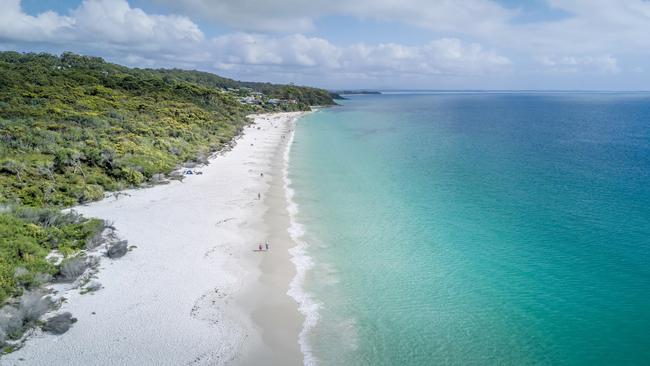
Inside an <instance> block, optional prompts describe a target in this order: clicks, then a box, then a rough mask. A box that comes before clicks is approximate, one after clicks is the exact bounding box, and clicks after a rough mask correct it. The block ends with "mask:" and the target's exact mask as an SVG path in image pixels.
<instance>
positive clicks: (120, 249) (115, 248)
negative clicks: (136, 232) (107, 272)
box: [106, 240, 129, 258]
mask: <svg viewBox="0 0 650 366" xmlns="http://www.w3.org/2000/svg"><path fill="white" fill-rule="evenodd" d="M128 244H129V242H128V240H120V241H118V242H115V243H111V244H110V245H109V246H108V250H107V251H106V255H107V256H108V257H109V258H119V257H121V256H123V255H124V254H126V252H127V251H128V249H129V248H128Z"/></svg>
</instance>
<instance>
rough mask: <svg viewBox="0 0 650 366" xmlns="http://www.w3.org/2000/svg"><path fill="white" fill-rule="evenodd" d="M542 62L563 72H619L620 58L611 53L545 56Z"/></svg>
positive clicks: (551, 68)
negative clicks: (601, 54) (602, 54)
mask: <svg viewBox="0 0 650 366" xmlns="http://www.w3.org/2000/svg"><path fill="white" fill-rule="evenodd" d="M539 61H540V63H541V64H542V65H544V66H546V67H547V69H548V70H549V71H554V72H562V73H578V72H586V73H594V72H595V73H603V74H618V73H619V72H620V71H621V69H620V68H619V67H618V60H617V59H616V58H614V57H612V56H610V55H604V56H543V57H541V58H540V60H539Z"/></svg>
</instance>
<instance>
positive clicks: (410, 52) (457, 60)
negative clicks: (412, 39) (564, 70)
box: [343, 38, 511, 75]
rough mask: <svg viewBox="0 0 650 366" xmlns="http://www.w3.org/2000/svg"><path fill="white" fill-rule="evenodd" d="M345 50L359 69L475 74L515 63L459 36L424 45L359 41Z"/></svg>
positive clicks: (346, 61) (349, 63)
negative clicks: (468, 42) (369, 44)
mask: <svg viewBox="0 0 650 366" xmlns="http://www.w3.org/2000/svg"><path fill="white" fill-rule="evenodd" d="M343 54H344V55H345V58H344V60H343V63H344V64H345V65H347V66H348V68H349V69H352V70H355V71H358V72H362V71H363V70H369V71H372V72H376V73H392V74H397V73H407V74H428V75H433V74H439V75H440V74H442V75H471V74H483V73H486V72H494V71H499V70H502V69H503V68H505V67H507V66H509V65H510V64H511V61H510V60H509V59H508V58H507V57H505V56H501V55H498V54H497V53H496V52H494V51H486V50H484V49H483V47H482V46H481V45H479V44H476V43H470V44H466V43H463V42H462V41H460V40H459V39H455V38H442V39H438V40H434V41H431V42H429V43H427V44H425V45H423V46H403V45H399V44H394V43H389V44H379V45H377V46H368V45H365V44H357V45H354V46H351V47H349V48H347V49H345V50H344V53H343Z"/></svg>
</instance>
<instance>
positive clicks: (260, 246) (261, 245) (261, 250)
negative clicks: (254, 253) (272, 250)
mask: <svg viewBox="0 0 650 366" xmlns="http://www.w3.org/2000/svg"><path fill="white" fill-rule="evenodd" d="M259 248H260V252H261V251H262V244H260V246H259Z"/></svg>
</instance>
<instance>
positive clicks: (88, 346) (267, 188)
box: [0, 112, 305, 365]
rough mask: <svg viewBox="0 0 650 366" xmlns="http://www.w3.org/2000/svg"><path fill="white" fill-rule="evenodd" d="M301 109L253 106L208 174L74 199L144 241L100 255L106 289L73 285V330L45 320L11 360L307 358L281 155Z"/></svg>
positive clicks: (124, 234)
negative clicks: (254, 111)
mask: <svg viewBox="0 0 650 366" xmlns="http://www.w3.org/2000/svg"><path fill="white" fill-rule="evenodd" d="M304 114H305V112H288V113H271V114H262V115H255V116H253V117H254V121H253V122H252V123H251V124H250V125H249V126H247V127H246V128H245V129H244V133H243V135H242V136H241V137H240V138H239V139H237V140H235V143H236V145H235V147H234V148H233V149H232V150H230V151H227V152H225V153H222V154H217V155H216V157H214V158H212V159H210V164H209V165H206V166H203V167H199V168H197V169H196V170H199V171H201V172H202V174H201V175H194V176H191V177H189V179H186V180H184V181H183V182H170V183H169V184H166V185H157V186H153V187H149V188H144V189H132V190H127V191H125V193H128V194H129V195H122V196H121V197H119V198H115V197H108V198H105V199H103V200H102V201H98V202H94V203H91V204H88V205H85V206H79V207H75V208H74V209H75V210H76V211H78V212H80V213H82V214H84V215H85V216H87V217H99V218H103V219H107V220H110V221H113V222H114V226H115V227H116V229H117V232H118V235H119V236H120V237H121V238H122V239H126V240H129V244H130V245H135V246H136V247H137V248H135V249H134V250H133V251H131V252H130V253H128V254H127V255H126V256H124V257H123V258H121V259H118V260H110V259H104V260H102V262H101V263H100V267H99V271H98V273H97V275H96V280H97V281H99V282H100V283H101V285H102V289H101V290H99V291H97V292H94V293H89V294H83V295H82V294H81V293H80V292H79V291H78V290H73V291H70V292H69V293H65V297H66V298H67V299H68V300H67V301H66V302H65V303H64V304H63V306H62V307H61V309H60V311H69V312H71V313H72V314H73V316H74V317H76V318H77V319H78V322H77V323H76V324H75V325H73V327H72V328H71V329H70V330H69V331H68V332H67V333H65V334H63V335H60V336H53V335H49V334H45V333H40V332H36V333H35V334H33V335H32V336H31V337H30V339H29V340H28V341H27V342H26V343H25V345H24V346H23V347H22V348H21V349H19V350H17V351H15V352H13V353H11V354H8V355H4V356H3V357H2V358H1V359H0V361H2V364H5V362H6V363H7V364H18V363H20V364H23V365H48V364H150V363H156V364H174V365H176V364H188V365H189V364H191V365H214V364H231V363H232V364H251V363H259V362H262V361H263V362H264V363H265V364H278V365H280V364H282V365H292V364H302V363H303V354H302V353H301V350H300V346H299V344H298V340H299V334H300V332H301V329H302V325H303V320H304V318H303V316H302V314H301V313H300V312H299V311H298V306H297V304H296V301H295V300H294V299H292V298H291V297H289V295H287V292H288V289H289V284H290V282H291V281H292V279H293V278H294V277H295V274H296V267H294V265H293V264H292V263H291V256H290V253H289V249H291V248H292V247H293V246H294V245H293V244H292V243H293V241H292V240H291V238H290V237H289V233H288V229H289V224H290V221H289V211H288V207H287V200H286V196H285V185H284V177H285V172H284V168H285V165H286V164H285V163H284V155H285V151H288V146H289V144H290V137H289V135H290V134H289V133H291V135H292V133H293V131H292V130H293V128H294V126H295V122H296V120H297V119H298V118H300V117H301V116H303V115H304ZM258 193H259V194H260V195H261V198H262V199H258V196H257V195H258ZM266 240H268V241H269V243H270V244H271V247H270V250H269V251H268V252H258V251H254V249H255V248H256V245H257V244H258V243H263V242H265V241H266ZM23 360H24V361H23Z"/></svg>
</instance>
